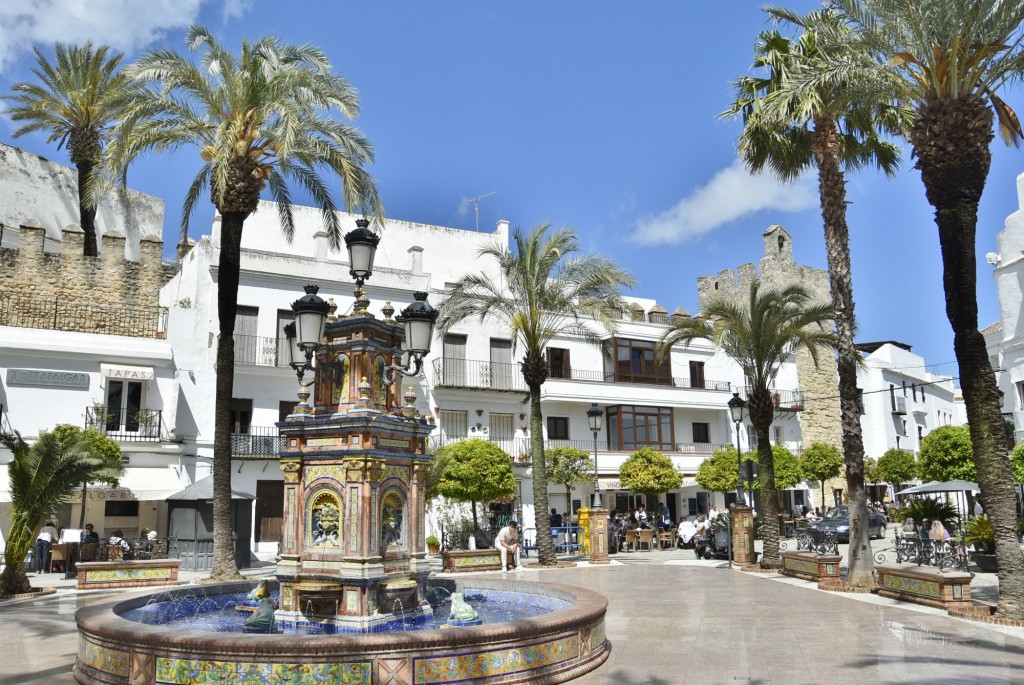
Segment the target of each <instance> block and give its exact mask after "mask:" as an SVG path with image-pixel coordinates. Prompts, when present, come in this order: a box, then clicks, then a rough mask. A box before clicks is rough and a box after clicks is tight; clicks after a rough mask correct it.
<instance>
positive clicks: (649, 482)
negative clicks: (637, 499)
mask: <svg viewBox="0 0 1024 685" xmlns="http://www.w3.org/2000/svg"><path fill="white" fill-rule="evenodd" d="M619 483H621V484H622V487H624V488H626V489H628V490H631V491H633V492H635V493H637V494H639V495H660V494H661V493H663V492H668V491H669V490H672V489H674V488H678V487H679V486H680V485H682V483H683V474H682V473H680V472H679V469H677V468H676V466H675V464H673V463H672V460H671V459H669V458H668V457H666V456H665V455H664V454H662V453H661V452H659V451H658V450H656V449H652V448H650V447H644V448H642V449H639V450H637V451H636V452H633V454H631V455H630V457H629V459H627V460H626V461H624V462H622V466H620V467H619Z"/></svg>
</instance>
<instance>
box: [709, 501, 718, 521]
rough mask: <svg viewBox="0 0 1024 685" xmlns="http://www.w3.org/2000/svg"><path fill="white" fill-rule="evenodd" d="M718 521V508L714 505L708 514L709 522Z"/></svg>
mask: <svg viewBox="0 0 1024 685" xmlns="http://www.w3.org/2000/svg"><path fill="white" fill-rule="evenodd" d="M717 519H718V507H716V506H715V505H714V504H712V505H711V511H710V512H708V520H709V521H715V520H717Z"/></svg>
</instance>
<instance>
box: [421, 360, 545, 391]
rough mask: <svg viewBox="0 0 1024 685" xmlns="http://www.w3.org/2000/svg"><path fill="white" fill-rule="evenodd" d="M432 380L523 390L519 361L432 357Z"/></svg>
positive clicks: (455, 385)
mask: <svg viewBox="0 0 1024 685" xmlns="http://www.w3.org/2000/svg"><path fill="white" fill-rule="evenodd" d="M434 384H435V385H438V386H447V387H452V388H478V389H481V390H516V391H525V390H526V381H524V380H523V372H522V370H521V369H520V367H519V364H513V363H508V362H483V361H473V360H469V359H459V358H457V357H441V358H440V359H435V360H434Z"/></svg>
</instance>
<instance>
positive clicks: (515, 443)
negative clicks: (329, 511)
mask: <svg viewBox="0 0 1024 685" xmlns="http://www.w3.org/2000/svg"><path fill="white" fill-rule="evenodd" d="M473 438H478V439H480V440H487V441H488V442H493V443H494V444H496V445H497V446H498V447H500V448H501V449H502V451H504V452H505V453H506V454H508V455H509V456H511V457H512V461H513V462H514V463H523V462H529V454H530V438H529V436H521V437H515V438H492V437H490V436H488V435H487V434H486V433H483V434H474V435H463V436H441V435H434V436H431V437H430V441H429V443H428V444H429V447H430V449H431V450H434V449H437V448H438V447H442V446H444V445H450V444H451V443H453V442H458V441H460V440H471V439H473ZM555 447H573V448H576V449H578V450H583V451H584V452H587V453H588V454H593V453H594V451H595V444H594V441H593V440H591V439H590V438H587V439H585V440H545V441H544V449H545V450H549V449H552V448H555ZM640 447H642V445H637V446H634V447H615V446H612V445H609V444H608V441H607V440H598V441H597V444H596V451H597V452H620V453H632V452H635V451H636V450H638V449H640ZM674 447H675V449H668V450H664V449H663V450H660V451H661V452H663V453H665V454H670V455H672V454H675V455H693V454H698V455H708V456H710V455H711V453H712V452H714V451H717V450H722V449H726V448H728V447H729V445H725V444H718V443H712V442H680V443H676V445H675V446H674ZM524 457H525V459H523V458H524Z"/></svg>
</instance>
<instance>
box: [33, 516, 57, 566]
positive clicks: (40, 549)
mask: <svg viewBox="0 0 1024 685" xmlns="http://www.w3.org/2000/svg"><path fill="white" fill-rule="evenodd" d="M56 539H57V527H56V526H55V525H54V524H53V521H47V522H46V525H45V526H43V527H42V529H41V530H40V531H39V535H37V536H36V575H39V574H40V573H47V572H48V571H49V570H50V568H49V566H48V565H47V564H49V563H50V547H51V546H52V545H53V541H54V540H56Z"/></svg>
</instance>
